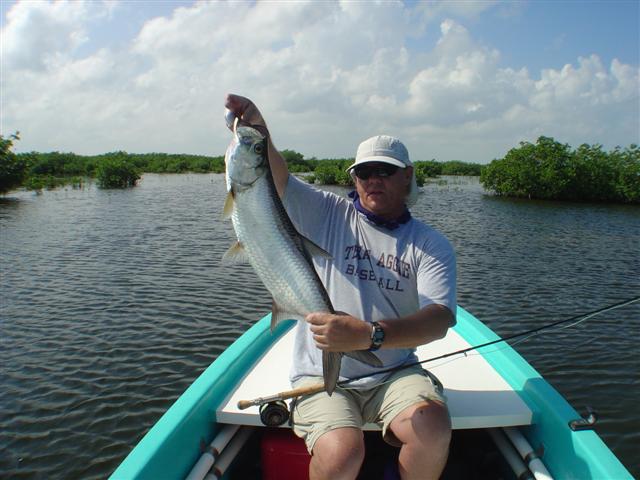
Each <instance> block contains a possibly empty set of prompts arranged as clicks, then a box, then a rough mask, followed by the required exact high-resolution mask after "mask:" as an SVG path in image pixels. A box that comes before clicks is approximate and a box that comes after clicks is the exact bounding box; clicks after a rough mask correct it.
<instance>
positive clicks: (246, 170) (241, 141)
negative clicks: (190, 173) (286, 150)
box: [224, 122, 269, 191]
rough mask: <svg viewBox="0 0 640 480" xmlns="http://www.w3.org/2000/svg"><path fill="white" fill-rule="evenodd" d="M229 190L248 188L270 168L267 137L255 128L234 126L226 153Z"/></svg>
mask: <svg viewBox="0 0 640 480" xmlns="http://www.w3.org/2000/svg"><path fill="white" fill-rule="evenodd" d="M224 161H225V166H226V178H227V190H228V191H231V190H232V189H233V190H238V189H241V190H242V189H246V188H249V187H250V186H251V185H253V184H254V183H255V181H256V180H258V179H259V178H260V177H263V176H264V175H265V174H266V173H267V171H268V169H269V162H268V160H267V137H266V136H265V135H263V134H262V133H260V132H259V131H258V130H256V129H255V128H251V127H247V126H238V124H237V122H236V123H235V124H234V127H233V139H232V140H231V144H230V145H229V148H227V153H226V155H225V159H224Z"/></svg>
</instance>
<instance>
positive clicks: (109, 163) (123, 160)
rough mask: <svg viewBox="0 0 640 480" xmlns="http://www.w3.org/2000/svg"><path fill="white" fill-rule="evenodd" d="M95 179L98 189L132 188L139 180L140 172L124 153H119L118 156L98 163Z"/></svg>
mask: <svg viewBox="0 0 640 480" xmlns="http://www.w3.org/2000/svg"><path fill="white" fill-rule="evenodd" d="M96 178H97V179H98V185H99V186H100V188H127V187H134V186H135V185H136V183H137V182H138V180H139V179H140V171H139V170H138V169H137V168H136V166H135V165H134V163H133V162H131V161H129V160H128V158H127V154H126V153H124V152H119V155H117V156H115V157H111V158H108V159H105V160H103V161H102V162H99V163H98V166H97V168H96Z"/></svg>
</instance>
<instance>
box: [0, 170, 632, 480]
mask: <svg viewBox="0 0 640 480" xmlns="http://www.w3.org/2000/svg"><path fill="white" fill-rule="evenodd" d="M337 190H339V191H343V190H340V189H337ZM424 191H425V194H424V195H421V196H420V200H419V202H418V204H417V205H416V206H415V207H414V209H413V213H414V215H415V216H416V217H418V218H421V219H423V220H425V221H427V222H428V223H431V224H432V225H434V226H435V227H436V228H438V229H440V230H441V231H442V232H443V233H445V234H446V235H447V236H448V237H449V239H450V240H451V241H452V243H453V244H454V246H455V248H456V252H457V256H458V268H459V282H458V289H459V303H460V304H461V305H462V306H463V307H465V308H466V309H468V310H469V311H471V312H472V313H474V314H475V315H476V316H478V317H479V318H480V319H481V320H483V321H485V322H486V323H487V324H488V325H489V326H490V327H491V328H493V329H494V330H495V331H496V332H497V333H499V334H501V335H503V336H506V335H509V334H513V333H517V332H520V331H523V330H526V329H529V328H532V327H536V326H540V325H543V324H546V323H549V322H552V321H556V320H559V319H563V318H567V317H571V316H573V315H575V314H577V313H580V312H585V311H589V310H591V309H596V308H599V307H601V306H604V305H607V304H611V303H615V302H618V301H621V300H624V299H626V298H629V297H633V296H637V295H639V294H640V275H639V273H640V253H639V252H640V249H639V242H638V239H639V238H640V208H638V207H630V206H611V205H593V204H566V203H555V202H531V201H513V200H506V199H499V198H493V197H489V196H486V195H483V192H482V189H481V187H480V186H479V185H478V183H477V180H471V179H456V178H451V179H448V181H447V182H439V183H433V184H429V185H427V186H426V187H425V189H424ZM223 199H224V181H223V177H222V176H221V175H195V174H193V175H192V174H186V175H145V176H144V177H143V179H142V181H141V183H140V184H139V186H138V187H136V188H133V189H130V190H123V191H104V190H99V189H97V188H95V187H93V186H88V187H86V188H84V189H82V190H73V189H64V190H56V191H51V192H44V193H43V194H41V195H35V194H34V193H30V192H19V193H15V194H12V195H11V196H9V198H5V199H0V235H1V237H0V245H1V252H0V267H1V274H2V277H1V281H0V301H1V305H0V307H1V308H0V385H2V388H1V389H0V477H10V478H104V477H106V476H108V475H109V474H110V473H111V472H112V471H113V470H114V469H115V468H116V466H117V465H118V464H119V462H120V461H121V460H122V459H123V458H124V457H125V456H126V455H127V454H128V453H129V451H130V450H131V448H132V447H133V446H134V445H135V444H136V443H137V442H138V441H139V440H140V439H141V438H142V436H143V435H144V433H145V432H146V431H147V430H148V429H149V428H150V427H151V426H152V425H153V424H154V423H155V422H156V421H157V420H158V419H159V417H160V416H161V415H162V413H163V412H164V411H165V410H166V409H167V408H168V407H169V406H170V405H171V404H172V403H173V402H174V401H175V400H176V398H177V397H178V396H179V395H180V394H181V393H182V392H183V391H184V390H185V389H186V388H187V387H188V385H189V384H191V383H192V382H193V380H194V379H195V378H196V377H197V376H198V375H199V374H200V373H201V372H202V371H203V370H204V369H205V368H206V367H207V366H208V365H209V364H210V363H211V361H212V360H214V359H215V358H216V356H217V355H219V354H220V352H222V351H223V350H224V349H225V348H226V347H227V346H228V345H229V344H230V343H231V342H233V340H235V339H236V338H237V337H238V336H239V335H240V334H241V333H242V332H244V331H245V330H246V329H247V328H249V326H250V325H251V324H253V323H254V322H255V321H257V320H258V319H259V318H261V317H262V316H263V315H264V314H265V313H266V312H267V311H269V309H270V305H271V300H270V298H269V297H268V295H267V294H266V291H265V290H264V288H263V287H262V286H261V285H260V284H259V283H258V281H257V279H256V278H255V276H254V275H253V273H252V272H251V270H250V268H249V267H245V266H234V267H233V268H229V267H227V268H224V267H222V266H221V265H220V262H219V259H220V257H221V256H222V254H223V253H224V251H225V250H226V249H227V247H228V246H229V245H230V244H231V241H232V239H233V232H232V229H231V225H230V223H229V222H223V221H221V220H220V211H221V208H222V204H223ZM639 338H640V306H639V304H635V305H632V306H628V307H625V308H623V309H619V310H616V311H613V312H610V313H606V314H603V315H600V316H598V317H596V318H594V319H592V320H589V321H588V322H585V323H583V324H581V325H579V326H577V327H574V328H571V329H566V330H562V331H560V332H556V333H553V334H547V335H544V336H538V337H535V338H533V339H531V340H529V341H527V342H524V343H520V344H518V345H517V346H516V348H517V349H518V351H520V352H521V353H522V354H523V356H524V357H525V358H526V359H527V360H528V361H529V362H531V363H532V364H533V366H534V367H535V368H537V369H538V370H539V371H540V373H541V374H543V375H544V376H545V377H546V378H547V379H548V380H549V381H550V382H551V383H552V384H553V385H554V386H555V387H556V388H557V389H558V390H559V391H560V392H561V393H562V394H563V395H564V396H565V397H566V398H567V399H568V400H569V402H570V403H571V404H572V405H573V406H574V407H575V408H576V409H578V410H580V411H584V406H585V405H590V406H592V407H594V408H595V409H596V410H597V411H598V413H599V414H600V418H601V419H600V421H599V423H598V426H597V428H596V430H597V432H598V433H599V434H600V435H601V436H602V437H603V439H604V440H605V442H606V443H607V444H608V445H609V447H610V448H612V450H613V451H614V452H615V453H616V455H618V457H619V458H620V459H621V460H622V462H623V463H624V464H625V465H626V467H627V468H629V469H630V471H631V472H632V474H634V475H635V476H636V477H638V476H640V465H639V463H638V459H637V458H638V457H637V446H638V445H639V444H640V418H639V417H638V414H637V412H638V408H637V403H638V400H639V399H640V376H639V375H638V372H640V361H639V360H638V357H637V355H636V354H635V352H636V351H637V348H636V341H637V339H639Z"/></svg>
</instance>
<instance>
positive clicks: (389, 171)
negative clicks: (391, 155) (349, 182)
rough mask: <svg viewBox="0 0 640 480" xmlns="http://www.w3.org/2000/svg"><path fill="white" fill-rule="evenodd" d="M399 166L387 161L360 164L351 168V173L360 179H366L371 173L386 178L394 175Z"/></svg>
mask: <svg viewBox="0 0 640 480" xmlns="http://www.w3.org/2000/svg"><path fill="white" fill-rule="evenodd" d="M399 169H400V167H396V166H395V165H389V164H388V163H381V164H379V165H362V166H359V167H356V168H354V169H353V173H354V174H355V175H356V177H358V178H359V179H360V180H368V179H369V178H371V177H372V176H373V175H375V176H376V177H379V178H386V177H390V176H392V175H394V174H395V173H396V172H397V171H398V170H399Z"/></svg>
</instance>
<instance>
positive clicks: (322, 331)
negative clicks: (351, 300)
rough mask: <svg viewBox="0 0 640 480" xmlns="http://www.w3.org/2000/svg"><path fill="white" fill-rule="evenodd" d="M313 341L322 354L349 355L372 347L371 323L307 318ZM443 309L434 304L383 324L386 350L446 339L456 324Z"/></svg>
mask: <svg viewBox="0 0 640 480" xmlns="http://www.w3.org/2000/svg"><path fill="white" fill-rule="evenodd" d="M306 320H307V322H308V323H309V324H310V326H311V332H312V333H313V339H314V340H315V342H316V346H317V347H318V348H319V349H321V350H326V351H331V352H348V351H352V350H367V349H368V348H369V347H370V346H371V334H372V326H371V323H369V322H365V321H364V320H360V319H359V318H356V317H353V316H351V315H347V314H342V313H336V314H331V313H321V312H318V313H311V314H309V315H307V317H306ZM453 320H454V319H453V314H452V313H451V310H449V309H448V308H447V307H445V306H444V305H438V304H431V305H427V306H426V307H423V308H421V309H420V310H418V311H417V312H415V313H413V314H411V315H407V316H406V317H400V318H394V319H390V320H380V321H378V323H379V324H380V326H381V327H382V329H383V330H384V342H383V343H382V347H381V348H383V349H387V348H415V347H417V346H419V345H423V344H425V343H429V342H433V341H434V340H438V339H440V338H443V337H444V336H445V335H446V334H447V330H448V329H449V326H450V325H451V324H452V323H453Z"/></svg>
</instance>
